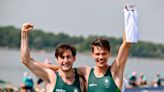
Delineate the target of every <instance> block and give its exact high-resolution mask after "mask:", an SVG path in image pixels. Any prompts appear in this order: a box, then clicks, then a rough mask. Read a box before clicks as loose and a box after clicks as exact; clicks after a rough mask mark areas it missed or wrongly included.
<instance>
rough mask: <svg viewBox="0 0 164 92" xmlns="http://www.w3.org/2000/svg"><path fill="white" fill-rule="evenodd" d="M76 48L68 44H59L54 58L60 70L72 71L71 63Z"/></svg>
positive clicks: (73, 59)
mask: <svg viewBox="0 0 164 92" xmlns="http://www.w3.org/2000/svg"><path fill="white" fill-rule="evenodd" d="M75 56H76V48H75V47H73V46H71V45H69V44H60V45H58V46H57V48H56V51H55V57H56V59H57V63H58V64H59V66H60V69H61V70H63V71H64V72H68V71H70V70H71V69H72V66H73V62H74V61H75V59H76V58H75Z"/></svg>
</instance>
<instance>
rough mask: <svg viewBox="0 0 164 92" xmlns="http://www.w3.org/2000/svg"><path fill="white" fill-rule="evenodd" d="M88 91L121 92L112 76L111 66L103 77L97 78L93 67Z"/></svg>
mask: <svg viewBox="0 0 164 92" xmlns="http://www.w3.org/2000/svg"><path fill="white" fill-rule="evenodd" d="M88 92H121V91H120V89H119V88H118V87H117V86H116V84H115V82H114V80H113V78H112V74H111V72H110V67H109V68H108V70H107V72H106V73H105V75H104V76H103V77H101V78H97V77H96V76H95V74H94V69H93V68H92V69H91V72H90V75H89V80H88Z"/></svg>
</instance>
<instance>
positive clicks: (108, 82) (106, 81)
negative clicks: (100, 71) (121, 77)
mask: <svg viewBox="0 0 164 92" xmlns="http://www.w3.org/2000/svg"><path fill="white" fill-rule="evenodd" d="M109 85H110V80H109V79H108V77H106V78H104V87H105V88H109Z"/></svg>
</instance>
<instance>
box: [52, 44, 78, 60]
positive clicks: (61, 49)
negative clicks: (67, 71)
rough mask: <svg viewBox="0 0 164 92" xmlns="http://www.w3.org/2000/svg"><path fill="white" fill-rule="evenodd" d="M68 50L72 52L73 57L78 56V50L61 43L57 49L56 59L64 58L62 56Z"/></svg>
mask: <svg viewBox="0 0 164 92" xmlns="http://www.w3.org/2000/svg"><path fill="white" fill-rule="evenodd" d="M66 50H70V51H71V52H72V55H73V57H75V56H76V48H75V47H74V46H72V45H70V44H67V43H61V44H59V45H58V46H57V47H56V50H55V57H56V58H58V56H62V54H63V53H64V52H65V51H66Z"/></svg>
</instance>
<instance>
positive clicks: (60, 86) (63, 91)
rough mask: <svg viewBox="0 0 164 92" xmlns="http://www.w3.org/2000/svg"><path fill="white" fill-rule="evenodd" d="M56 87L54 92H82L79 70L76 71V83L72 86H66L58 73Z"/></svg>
mask: <svg viewBox="0 0 164 92" xmlns="http://www.w3.org/2000/svg"><path fill="white" fill-rule="evenodd" d="M56 76H57V79H56V85H55V88H54V90H53V92H81V90H80V80H79V75H78V74H77V69H75V81H74V82H73V84H72V85H68V84H66V83H65V82H64V81H63V80H62V78H61V77H60V75H59V73H58V72H57V73H56Z"/></svg>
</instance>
